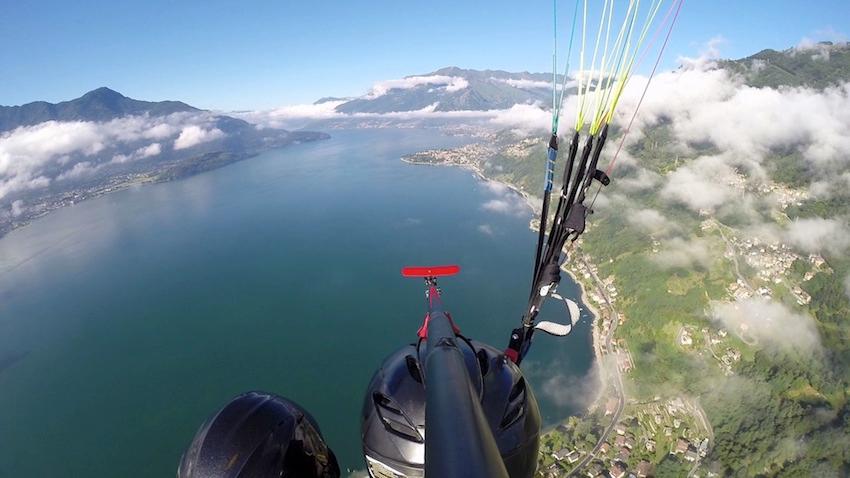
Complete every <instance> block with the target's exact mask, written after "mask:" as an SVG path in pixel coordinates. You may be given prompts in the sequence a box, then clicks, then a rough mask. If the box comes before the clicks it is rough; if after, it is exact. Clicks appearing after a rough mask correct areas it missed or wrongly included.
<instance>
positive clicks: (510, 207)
mask: <svg viewBox="0 0 850 478" xmlns="http://www.w3.org/2000/svg"><path fill="white" fill-rule="evenodd" d="M484 187H485V188H486V189H487V191H488V192H489V193H491V194H492V195H494V196H495V198H493V199H489V200H487V201H485V202H484V204H482V205H481V208H482V209H484V210H485V211H490V212H497V213H501V214H511V215H516V216H524V215H526V214H528V212H529V207H528V204H527V203H526V202H525V199H524V198H523V197H522V196H521V195H519V194H518V193H517V192H515V191H514V190H512V189H511V188H509V187H507V186H506V185H504V184H502V183H498V182H495V181H487V182H485V183H484Z"/></svg>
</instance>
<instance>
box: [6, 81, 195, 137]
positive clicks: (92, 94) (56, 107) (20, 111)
mask: <svg viewBox="0 0 850 478" xmlns="http://www.w3.org/2000/svg"><path fill="white" fill-rule="evenodd" d="M201 111H203V110H200V109H198V108H195V107H193V106H190V105H188V104H186V103H183V102H182V101H142V100H136V99H133V98H129V97H127V96H124V95H122V94H121V93H118V92H117V91H115V90H112V89H110V88H107V87H105V86H102V87H100V88H97V89H94V90H91V91H89V92H87V93H85V94H84V95H82V96H80V97H79V98H75V99H72V100H68V101H61V102H59V103H49V102H47V101H33V102H31V103H27V104H24V105H19V106H0V131H8V130H11V129H15V128H17V127H19V126H31V125H35V124H38V123H43V122H45V121H109V120H112V119H116V118H120V117H122V116H129V115H141V114H149V115H151V116H164V115H169V114H172V113H181V112H186V113H198V112H201Z"/></svg>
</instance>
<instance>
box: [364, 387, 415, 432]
mask: <svg viewBox="0 0 850 478" xmlns="http://www.w3.org/2000/svg"><path fill="white" fill-rule="evenodd" d="M372 400H373V401H374V402H375V410H377V412H378V416H379V417H380V418H381V422H382V423H383V424H384V428H385V429H386V430H387V431H388V432H390V433H393V434H395V435H398V436H400V437H402V438H406V439H408V440H412V441H415V442H417V443H424V442H425V439H424V438H422V435H421V434H419V430H417V429H416V427H415V426H414V425H413V423H412V422H411V421H410V419H408V418H407V416H406V415H405V414H404V412H403V411H402V410H401V407H399V406H398V405H397V404H396V403H395V402H393V400H392V399H391V398H390V397H388V396H386V395H384V394H382V393H380V392H375V393H374V394H372Z"/></svg>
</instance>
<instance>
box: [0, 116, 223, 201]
mask: <svg viewBox="0 0 850 478" xmlns="http://www.w3.org/2000/svg"><path fill="white" fill-rule="evenodd" d="M213 121H214V117H213V116H212V115H209V114H207V113H175V114H172V115H167V116H157V117H150V116H148V115H141V116H127V117H123V118H118V119H114V120H111V121H105V122H91V121H68V122H58V121H46V122H44V123H40V124H37V125H32V126H22V127H19V128H16V129H14V130H11V131H6V132H3V133H0V199H2V198H4V197H7V196H8V195H10V194H13V193H16V192H21V191H25V190H30V189H38V188H43V187H45V186H47V185H48V184H50V182H51V178H58V177H62V178H63V179H67V178H74V177H82V176H85V175H86V174H90V173H91V172H93V171H94V170H96V169H97V168H98V167H100V166H101V165H102V164H101V161H102V160H103V156H105V155H107V154H108V156H106V157H108V158H111V159H112V160H113V162H116V163H118V162H122V161H127V160H130V159H138V158H142V157H150V156H154V155H156V154H159V153H160V152H161V145H159V146H156V145H157V144H158V143H151V144H148V145H146V146H142V147H141V148H139V149H138V150H136V151H135V152H134V153H131V154H129V155H124V156H122V155H120V154H116V151H115V149H117V148H126V147H127V146H130V147H137V144H138V143H143V144H144V143H145V142H147V141H149V140H155V139H163V138H167V137H170V136H174V135H176V134H177V133H178V132H180V131H182V130H183V129H184V128H185V127H186V126H188V125H197V126H199V127H200V126H206V125H209V124H211V123H212V122H213ZM81 162H83V163H88V164H84V165H82V166H78V167H76V169H74V167H75V165H76V164H79V163H81Z"/></svg>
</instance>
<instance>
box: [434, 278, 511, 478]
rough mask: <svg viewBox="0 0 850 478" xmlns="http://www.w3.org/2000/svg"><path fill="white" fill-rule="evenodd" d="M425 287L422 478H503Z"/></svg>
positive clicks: (461, 364) (450, 331)
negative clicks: (424, 400) (426, 333)
mask: <svg viewBox="0 0 850 478" xmlns="http://www.w3.org/2000/svg"><path fill="white" fill-rule="evenodd" d="M426 282H427V283H428V287H429V288H428V314H429V317H430V318H429V319H428V338H427V344H426V357H425V360H424V362H425V393H426V407H425V430H426V434H425V476H431V477H441V478H508V472H507V470H506V469H505V463H504V462H503V461H502V456H501V454H500V453H499V447H498V446H497V445H496V439H495V438H494V437H493V431H492V430H491V429H490V425H489V424H488V423H487V418H486V417H485V416H484V411H483V410H482V409H481V402H480V401H479V397H478V395H477V393H476V392H475V390H474V388H473V387H472V381H471V379H470V377H469V371H468V370H467V368H466V362H465V361H464V358H463V353H461V351H460V349H459V348H458V345H457V338H456V337H455V332H454V328H453V326H452V323H451V321H449V318H448V317H447V316H446V314H445V312H443V310H442V303H441V301H440V293H439V291H438V290H437V287H436V281H435V280H434V278H428V279H426Z"/></svg>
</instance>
